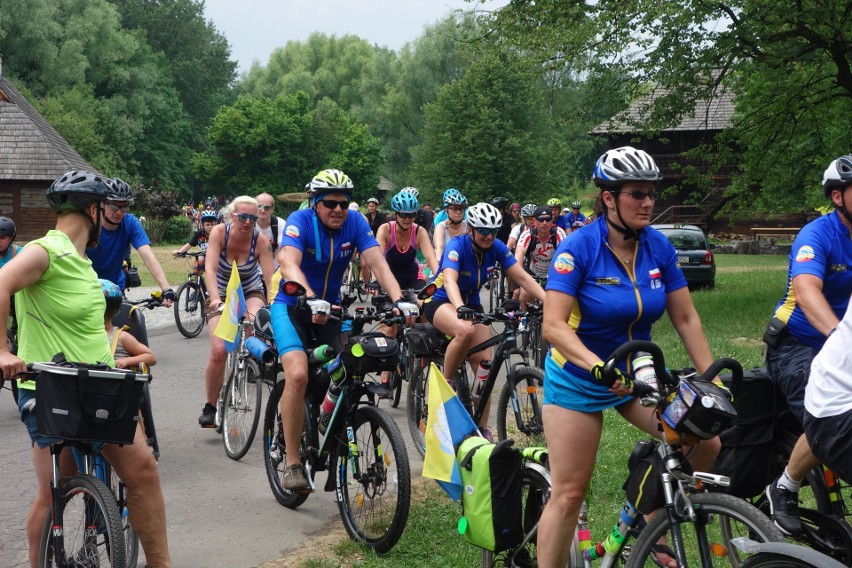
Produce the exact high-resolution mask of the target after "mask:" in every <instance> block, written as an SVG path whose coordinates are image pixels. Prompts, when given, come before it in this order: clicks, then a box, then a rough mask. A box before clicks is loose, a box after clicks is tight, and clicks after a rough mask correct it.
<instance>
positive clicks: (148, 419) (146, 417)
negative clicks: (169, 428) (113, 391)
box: [139, 383, 160, 461]
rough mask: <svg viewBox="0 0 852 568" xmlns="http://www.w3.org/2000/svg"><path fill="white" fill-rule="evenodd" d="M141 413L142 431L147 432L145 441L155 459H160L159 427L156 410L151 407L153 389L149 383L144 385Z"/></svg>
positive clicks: (140, 406)
mask: <svg viewBox="0 0 852 568" xmlns="http://www.w3.org/2000/svg"><path fill="white" fill-rule="evenodd" d="M139 413H140V414H141V415H142V431H143V432H145V441H146V442H147V443H148V446H149V447H150V448H151V452H152V453H153V454H154V459H155V460H157V461H160V442H159V440H158V439H157V428H156V427H155V425H154V411H153V409H152V408H151V389H150V388H149V384H148V383H145V384H143V385H142V404H140V405H139Z"/></svg>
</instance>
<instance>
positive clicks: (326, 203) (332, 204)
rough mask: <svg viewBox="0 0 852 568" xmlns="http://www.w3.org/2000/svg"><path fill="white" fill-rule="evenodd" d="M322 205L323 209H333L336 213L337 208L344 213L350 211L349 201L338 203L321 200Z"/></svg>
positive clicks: (333, 200) (331, 200) (332, 200)
mask: <svg viewBox="0 0 852 568" xmlns="http://www.w3.org/2000/svg"><path fill="white" fill-rule="evenodd" d="M320 203H322V206H323V207H325V208H326V209H331V210H332V211H334V208H335V207H340V209H342V210H343V211H346V210H347V209H349V202H348V201H337V200H336V199H320Z"/></svg>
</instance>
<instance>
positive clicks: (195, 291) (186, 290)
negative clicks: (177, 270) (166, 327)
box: [174, 280, 204, 339]
mask: <svg viewBox="0 0 852 568" xmlns="http://www.w3.org/2000/svg"><path fill="white" fill-rule="evenodd" d="M174 310H175V323H176V324H177V328H178V331H179V332H181V334H182V335H183V336H184V337H188V338H190V339H192V338H193V337H197V336H198V334H199V333H201V328H203V327H204V297H203V296H202V294H201V288H200V287H199V285H198V283H197V282H193V281H192V280H187V281H186V282H184V283H183V284H181V285H180V288H178V291H177V294H175V303H174Z"/></svg>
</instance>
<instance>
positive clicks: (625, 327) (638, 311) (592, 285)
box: [546, 218, 687, 381]
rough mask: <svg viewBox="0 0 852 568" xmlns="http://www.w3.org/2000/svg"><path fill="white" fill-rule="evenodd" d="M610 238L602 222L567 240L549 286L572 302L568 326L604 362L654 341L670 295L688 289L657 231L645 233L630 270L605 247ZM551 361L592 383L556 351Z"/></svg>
mask: <svg viewBox="0 0 852 568" xmlns="http://www.w3.org/2000/svg"><path fill="white" fill-rule="evenodd" d="M607 235H608V227H607V226H606V222H605V220H604V218H600V219H599V220H597V221H595V222H593V223H592V224H591V225H589V228H588V229H587V230H584V231H580V232H578V233H573V234H572V235H571V236H570V238H566V239H564V240H563V241H562V243H560V245H559V246H558V247H557V248H556V253H555V256H554V258H553V261H552V262H551V264H550V272H549V274H548V278H547V286H546V289H547V290H556V291H559V292H562V293H564V294H568V295H570V296H573V297H574V299H575V304H574V309H573V311H572V313H571V317H570V319H569V321H568V325H570V326H571V327H573V328H574V329H575V330H577V336H578V337H579V338H580V340H581V341H582V342H583V345H585V346H586V347H587V348H588V349H589V350H590V351H592V352H593V353H595V354H596V355H597V356H598V357H600V359H601V360H605V359H606V358H607V357H608V356H609V355H610V354H611V353H612V352H613V351H614V350H615V348H616V347H618V346H619V345H621V344H622V343H624V342H626V341H628V340H631V339H642V340H650V339H651V326H652V325H653V323H654V322H656V321H657V320H658V319H660V317H661V316H662V315H663V313H664V312H665V310H666V296H667V294H668V293H670V292H673V291H675V290H679V289H680V288H683V287H685V286H686V285H687V284H686V279H685V278H684V276H683V272H682V271H681V269H680V267H678V264H677V253H676V251H675V248H674V247H673V246H672V244H671V243H670V242H669V241H668V239H666V237H665V236H663V235H662V234H661V233H660V232H659V231H657V230H655V229H652V228H646V229H645V230H644V231H643V232H642V234H641V236H640V237H639V243H638V248H637V250H636V254H635V255H634V260H633V263H632V264H629V265H628V264H625V263H624V262H623V261H622V260H621V259H619V258H618V257H616V255H615V254H614V253H613V252H612V250H610V248H609V247H608V246H607V241H606V239H607ZM551 356H552V357H553V360H554V362H555V363H557V364H558V365H560V366H562V368H563V369H565V370H566V371H567V372H568V373H569V374H571V375H572V376H575V377H578V378H581V379H586V380H589V381H591V380H593V379H592V377H591V375H590V374H589V372H588V371H587V370H585V369H581V368H580V367H577V366H576V365H574V364H573V363H571V362H569V361H568V360H567V359H566V358H565V357H564V356H563V355H562V354H561V353H559V352H558V351H557V350H556V349H552V350H551Z"/></svg>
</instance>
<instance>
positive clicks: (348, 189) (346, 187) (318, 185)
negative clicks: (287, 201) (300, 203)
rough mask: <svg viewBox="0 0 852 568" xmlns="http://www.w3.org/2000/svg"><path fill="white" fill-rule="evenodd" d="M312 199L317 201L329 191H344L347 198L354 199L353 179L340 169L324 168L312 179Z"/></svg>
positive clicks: (314, 201)
mask: <svg viewBox="0 0 852 568" xmlns="http://www.w3.org/2000/svg"><path fill="white" fill-rule="evenodd" d="M310 186H311V194H310V198H311V201H312V202H313V203H314V204H316V202H317V201H319V200H320V199H322V198H323V197H325V196H326V195H328V194H329V193H342V194H344V195H346V198H347V199H352V190H353V189H354V186H353V185H352V180H351V179H349V176H348V175H346V174H344V173H343V172H341V171H340V170H322V171H321V172H319V173H317V175H315V176H314V178H313V179H312V180H311V183H310Z"/></svg>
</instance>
